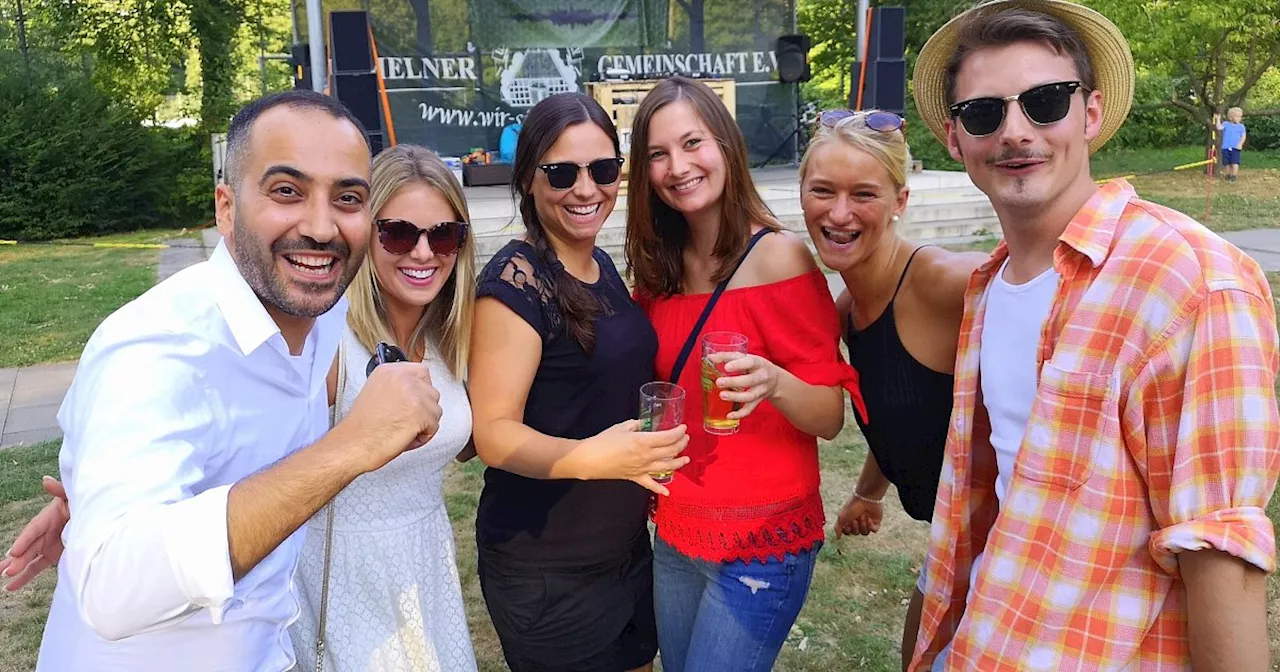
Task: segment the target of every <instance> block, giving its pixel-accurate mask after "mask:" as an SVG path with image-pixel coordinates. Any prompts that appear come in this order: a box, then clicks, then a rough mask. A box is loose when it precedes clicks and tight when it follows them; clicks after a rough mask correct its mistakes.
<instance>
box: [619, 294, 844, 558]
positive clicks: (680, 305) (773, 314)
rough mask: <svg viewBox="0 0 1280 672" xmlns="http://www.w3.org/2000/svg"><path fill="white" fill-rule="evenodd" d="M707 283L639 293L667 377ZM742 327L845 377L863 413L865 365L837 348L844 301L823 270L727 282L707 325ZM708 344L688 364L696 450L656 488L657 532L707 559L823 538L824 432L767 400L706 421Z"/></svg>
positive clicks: (658, 367) (821, 376) (762, 343)
mask: <svg viewBox="0 0 1280 672" xmlns="http://www.w3.org/2000/svg"><path fill="white" fill-rule="evenodd" d="M710 298H711V295H710V294H696V295H676V296H671V297H665V298H652V297H646V296H643V295H637V297H636V300H637V301H638V302H639V304H640V306H641V308H643V309H644V311H645V313H647V314H648V315H649V320H650V321H651V322H653V327H654V329H655V330H656V331H657V333H658V357H657V361H656V363H655V367H654V368H655V373H656V376H657V377H658V379H660V380H667V379H669V378H670V376H671V369H672V367H674V366H675V360H676V357H677V356H678V355H679V354H680V350H681V348H682V347H683V346H684V343H685V339H687V338H688V337H689V331H690V330H691V329H693V325H694V324H695V323H696V322H697V321H698V316H699V315H701V314H702V310H703V308H705V307H706V305H707V300H708V299H710ZM702 331H703V333H706V332H711V331H736V332H738V333H741V334H744V335H746V337H747V350H748V351H749V352H750V353H751V354H756V355H760V356H763V357H764V358H766V359H768V360H769V361H771V362H773V363H774V364H777V365H778V366H780V367H782V368H784V369H786V370H787V371H790V372H791V373H792V374H793V375H795V376H796V377H797V378H800V379H801V380H803V381H805V382H807V383H809V384H811V385H840V386H843V387H844V388H845V389H847V390H849V392H850V394H851V395H852V396H853V399H854V406H855V408H857V409H858V411H859V413H861V414H863V417H865V408H864V407H863V406H862V404H861V396H860V395H859V393H858V387H857V373H856V372H855V371H854V370H853V367H851V366H849V365H848V364H847V363H845V361H844V359H843V357H842V356H841V354H840V350H839V339H840V324H839V318H838V317H837V316H836V308H835V302H834V301H832V299H831V293H830V290H829V289H828V288H827V281H826V278H825V277H824V276H823V275H822V273H821V272H819V271H817V270H814V271H812V272H811V273H807V274H805V275H801V276H797V277H795V278H791V279H788V280H783V281H781V282H775V283H772V284H769V285H758V286H755V287H742V288H738V289H729V290H726V291H725V292H724V293H723V294H722V295H721V296H720V300H719V302H718V303H716V306H715V308H713V309H712V311H711V316H710V317H709V318H708V319H707V323H706V325H705V326H704V327H703V330H702ZM700 357H701V346H700V345H699V346H698V347H695V348H694V351H693V352H692V353H691V354H690V355H689V359H688V360H687V361H686V362H685V365H684V369H683V370H682V371H681V374H680V380H679V381H678V382H679V384H680V386H681V387H683V388H684V389H685V393H686V401H685V421H686V423H687V424H688V426H689V435H690V441H689V446H688V447H687V448H686V449H685V451H684V453H683V454H684V455H687V456H688V457H689V458H691V459H690V462H689V464H687V465H685V466H684V467H682V468H681V469H679V470H678V471H676V473H675V478H674V479H673V480H672V482H671V483H670V484H668V485H667V488H668V489H669V490H670V491H671V496H670V497H658V498H657V499H658V503H657V507H656V511H655V513H654V522H655V524H656V525H657V530H658V535H659V536H661V537H662V539H663V540H664V541H666V542H667V543H669V544H671V545H672V546H673V547H675V548H676V549H677V550H679V551H680V552H681V553H684V554H685V555H687V556H690V557H694V558H700V559H703V560H708V561H715V562H727V561H732V560H762V561H763V560H765V559H768V558H775V559H781V558H782V556H783V554H785V553H796V552H798V551H801V550H804V549H806V548H808V547H811V546H812V545H813V544H814V543H816V542H818V541H821V540H822V539H823V536H824V535H823V525H824V524H825V522H826V521H825V518H824V515H823V510H822V496H821V494H820V493H819V491H818V486H819V483H820V480H821V477H820V475H819V473H818V450H817V447H818V446H817V438H816V437H814V436H813V435H811V434H805V433H803V432H801V431H800V430H798V429H796V428H795V427H794V426H792V424H791V422H790V421H788V420H787V419H786V417H784V416H783V415H782V413H781V412H779V411H778V410H777V409H776V408H774V406H773V405H772V404H771V403H769V402H767V401H766V402H763V403H761V404H760V405H759V406H758V407H757V408H756V410H755V411H754V412H753V413H752V414H751V415H749V416H747V417H746V418H743V420H742V423H741V425H740V426H739V429H738V433H737V434H732V435H729V436H715V435H710V434H707V433H706V432H704V431H703V429H702V383H701V375H702V373H701V366H700V365H699V363H698V362H699V358H700Z"/></svg>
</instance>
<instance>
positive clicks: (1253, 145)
mask: <svg viewBox="0 0 1280 672" xmlns="http://www.w3.org/2000/svg"><path fill="white" fill-rule="evenodd" d="M1244 126H1245V131H1246V132H1247V133H1248V137H1246V138H1245V139H1244V148H1245V151H1248V150H1251V149H1280V116H1270V117H1251V116H1249V113H1247V112H1246V113H1245V115H1244Z"/></svg>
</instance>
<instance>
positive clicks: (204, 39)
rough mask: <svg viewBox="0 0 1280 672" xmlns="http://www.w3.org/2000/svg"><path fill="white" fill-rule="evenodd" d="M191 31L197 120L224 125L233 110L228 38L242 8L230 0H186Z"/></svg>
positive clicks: (232, 70)
mask: <svg viewBox="0 0 1280 672" xmlns="http://www.w3.org/2000/svg"><path fill="white" fill-rule="evenodd" d="M187 1H188V2H189V3H190V12H191V17H190V20H191V32H192V36H193V37H194V38H195V39H196V42H197V43H198V48H199V50H200V76H201V92H200V123H201V124H202V125H203V126H204V127H205V128H207V129H209V130H215V131H216V130H222V129H225V128H226V126H227V124H228V123H230V121H231V116H232V115H233V114H234V113H235V108H236V100H235V61H234V59H233V58H232V50H231V49H229V48H228V46H229V45H231V44H232V38H234V37H235V35H236V29H237V28H238V27H239V25H240V21H241V18H242V12H243V10H242V8H241V7H240V6H239V5H238V4H237V3H236V2H233V1H232V0H187Z"/></svg>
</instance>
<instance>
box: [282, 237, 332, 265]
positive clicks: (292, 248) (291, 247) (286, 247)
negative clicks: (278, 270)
mask: <svg viewBox="0 0 1280 672" xmlns="http://www.w3.org/2000/svg"><path fill="white" fill-rule="evenodd" d="M271 252H272V253H274V254H292V253H297V252H302V253H306V252H328V253H329V254H332V255H333V256H335V257H337V258H338V259H339V260H341V261H346V260H347V259H349V258H350V257H351V247H350V246H349V245H347V243H346V242H345V241H343V240H342V239H341V238H335V239H333V240H331V241H329V242H327V243H321V242H318V241H316V240H313V239H311V238H308V237H306V236H302V237H301V238H297V239H289V240H285V239H281V240H277V241H276V242H274V243H272V244H271Z"/></svg>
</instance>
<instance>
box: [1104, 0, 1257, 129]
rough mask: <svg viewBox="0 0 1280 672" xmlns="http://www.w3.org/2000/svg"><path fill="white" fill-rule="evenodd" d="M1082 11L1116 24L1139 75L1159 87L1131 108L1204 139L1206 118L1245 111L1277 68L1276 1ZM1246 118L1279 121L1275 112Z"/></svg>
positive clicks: (1152, 2)
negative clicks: (1180, 119) (1172, 117)
mask: <svg viewBox="0 0 1280 672" xmlns="http://www.w3.org/2000/svg"><path fill="white" fill-rule="evenodd" d="M1088 4H1089V5H1091V6H1093V7H1094V8H1095V9H1097V10H1098V11H1100V12H1102V13H1103V14H1105V15H1106V16H1107V17H1109V18H1110V19H1111V20H1112V21H1114V22H1116V25H1117V26H1118V27H1119V28H1120V29H1121V32H1123V33H1124V35H1125V37H1126V38H1127V39H1128V41H1129V45H1130V49H1131V50H1132V51H1133V57H1134V61H1135V62H1136V63H1137V64H1138V67H1139V71H1140V73H1141V76H1143V77H1145V78H1151V79H1153V80H1155V81H1160V82H1163V84H1164V86H1163V91H1162V93H1163V95H1157V96H1154V97H1153V99H1147V100H1142V99H1140V100H1139V101H1138V103H1139V105H1145V106H1147V107H1164V108H1167V109H1171V110H1177V111H1179V112H1181V113H1183V114H1184V115H1185V116H1186V117H1188V118H1190V119H1191V120H1192V121H1193V122H1194V123H1195V124H1197V125H1199V126H1200V127H1202V128H1203V129H1205V132H1206V135H1210V134H1212V131H1213V130H1214V124H1213V115H1214V114H1222V113H1223V112H1225V111H1226V109H1227V108H1229V107H1233V106H1240V107H1246V108H1247V107H1248V101H1249V99H1250V96H1251V94H1252V93H1253V91H1254V89H1255V87H1257V86H1258V84H1259V83H1260V82H1263V81H1266V80H1268V75H1269V74H1270V73H1273V72H1275V71H1276V68H1277V65H1280V18H1278V17H1280V0H1256V1H1255V2H1250V3H1230V2H1217V1H1212V0H1178V1H1177V2H1168V1H1167V0H1089V1H1088ZM1140 88H1141V87H1140ZM1271 102H1273V103H1274V102H1280V101H1271ZM1249 114H1250V115H1268V114H1280V106H1277V107H1271V108H1262V109H1253V110H1249Z"/></svg>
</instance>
